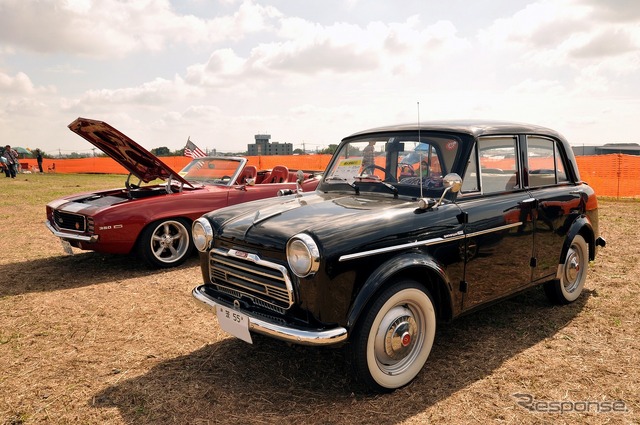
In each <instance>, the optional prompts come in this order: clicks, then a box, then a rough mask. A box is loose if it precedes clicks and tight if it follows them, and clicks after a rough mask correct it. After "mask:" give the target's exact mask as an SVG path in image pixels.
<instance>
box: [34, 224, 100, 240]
mask: <svg viewBox="0 0 640 425" xmlns="http://www.w3.org/2000/svg"><path fill="white" fill-rule="evenodd" d="M44 225H45V226H47V229H49V231H51V233H53V235H54V236H57V237H59V238H61V239H68V240H72V241H81V242H89V243H96V242H98V235H91V236H84V235H76V234H74V233H65V232H60V231H58V230H56V229H55V228H54V227H53V226H52V225H51V223H49V221H48V220H47V221H45V222H44Z"/></svg>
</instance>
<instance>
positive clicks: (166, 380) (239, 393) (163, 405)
mask: <svg viewBox="0 0 640 425" xmlns="http://www.w3.org/2000/svg"><path fill="white" fill-rule="evenodd" d="M596 295H597V294H596ZM590 296H591V293H590V292H589V291H585V293H584V294H583V295H582V296H581V297H580V298H579V299H578V300H577V301H576V302H575V303H573V304H571V305H567V306H562V307H558V306H552V305H550V304H549V303H548V301H547V300H546V298H545V297H544V295H543V291H542V290H541V289H540V288H535V289H532V290H530V291H527V292H525V293H523V294H521V295H519V296H517V297H515V298H512V299H510V300H507V301H504V302H502V303H500V304H498V305H494V306H492V307H489V308H487V309H484V310H482V311H479V312H476V313H473V314H471V315H468V316H465V317H462V318H460V319H458V320H456V321H454V322H453V323H450V324H443V325H440V327H439V330H438V332H437V335H436V340H435V344H434V347H433V351H432V353H431V355H430V357H429V360H428V361H427V364H426V366H425V368H424V369H423V371H422V372H421V373H420V374H419V375H418V377H417V378H416V380H415V381H414V382H412V383H411V384H410V385H408V386H406V387H404V388H401V389H399V390H396V391H395V392H393V393H390V394H385V395H379V394H370V393H367V392H365V391H363V390H362V388H359V387H358V386H357V385H356V384H355V383H353V382H352V381H351V379H350V378H349V367H348V365H347V363H346V358H345V357H346V356H345V350H343V349H330V348H313V347H300V346H289V345H286V344H284V343H280V342H277V341H273V340H270V339H268V338H266V337H257V338H255V342H256V343H255V344H254V345H248V344H246V343H244V342H242V341H240V340H237V339H235V338H226V339H224V340H221V341H219V342H216V343H213V344H210V345H207V346H205V347H203V348H201V349H199V350H196V351H194V352H192V353H190V354H188V355H185V356H182V357H177V358H174V359H171V360H168V361H163V362H161V363H159V364H157V365H156V366H154V367H153V368H152V369H150V370H149V371H148V372H147V373H146V374H144V375H141V376H138V377H135V378H131V379H128V380H121V381H119V382H118V383H117V384H114V385H112V386H110V387H108V388H106V389H105V390H104V391H101V392H99V393H98V394H95V395H94V396H93V397H92V398H91V399H90V400H89V404H90V405H92V406H93V407H96V408H114V407H115V408H117V409H118V410H119V412H120V415H121V417H122V418H123V419H124V420H125V421H126V422H127V423H130V424H140V423H153V424H158V423H160V424H162V423H191V424H199V423H202V424H208V423H225V424H253V423H260V424H263V423H269V424H271V423H280V424H282V423H303V422H307V423H331V424H353V423H376V424H378V425H381V424H393V423H398V422H402V421H403V420H405V419H408V418H410V417H412V416H414V415H416V414H418V413H419V412H422V411H424V410H425V409H428V408H429V407H430V406H433V405H435V404H436V403H438V402H439V401H441V400H444V399H446V398H447V397H449V396H451V395H452V394H454V393H455V392H457V391H459V390H461V389H464V388H466V387H468V386H469V385H471V384H472V383H474V382H476V381H479V380H481V379H483V378H484V377H486V376H488V375H491V374H492V373H493V371H494V370H496V369H497V368H499V367H500V366H501V365H502V364H503V363H504V362H505V361H507V360H508V359H510V358H512V357H513V356H515V355H517V354H519V353H521V352H522V351H524V350H526V349H527V348H529V347H531V346H534V345H536V344H538V343H539V342H540V341H542V340H544V339H546V338H549V337H551V336H553V335H554V334H556V333H557V332H558V331H559V330H561V329H562V328H564V327H565V326H566V325H567V324H568V323H570V322H571V320H572V319H573V318H574V317H575V316H576V315H577V314H578V313H579V312H580V311H581V310H582V308H583V307H584V305H585V304H586V302H587V300H588V298H589V297H590ZM212 320H214V319H212ZM185 332H187V331H185ZM183 337H188V335H183ZM505 397H509V395H508V394H505Z"/></svg>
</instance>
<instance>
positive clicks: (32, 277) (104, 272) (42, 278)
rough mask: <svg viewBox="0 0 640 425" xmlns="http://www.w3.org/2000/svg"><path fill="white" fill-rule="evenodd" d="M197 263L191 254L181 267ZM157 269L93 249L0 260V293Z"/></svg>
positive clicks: (136, 274) (135, 275)
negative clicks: (92, 250) (67, 254)
mask: <svg viewBox="0 0 640 425" xmlns="http://www.w3.org/2000/svg"><path fill="white" fill-rule="evenodd" d="M198 264H199V263H198V259H197V257H195V256H194V257H193V258H189V259H188V260H187V261H186V262H185V263H184V264H183V265H181V266H180V267H182V268H184V267H194V266H197V265H198ZM176 269H178V268H176ZM159 271H160V270H156V269H151V268H149V267H148V266H147V265H146V264H145V263H143V262H142V261H141V260H140V259H138V258H137V257H136V256H133V255H115V254H100V253H96V252H84V253H80V254H74V255H69V256H58V257H49V258H42V259H38V260H29V261H25V262H14V263H10V264H0V276H2V279H1V280H0V297H2V296H9V295H19V294H25V293H31V292H44V291H57V290H62V289H72V288H79V287H83V286H90V285H94V284H100V283H105V282H114V281H118V280H124V279H132V278H140V277H145V276H149V275H153V274H156V273H158V272H159Z"/></svg>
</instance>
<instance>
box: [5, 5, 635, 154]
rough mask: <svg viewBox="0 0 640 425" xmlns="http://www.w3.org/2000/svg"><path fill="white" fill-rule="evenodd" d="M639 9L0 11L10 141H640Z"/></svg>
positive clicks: (226, 147) (309, 147)
mask: <svg viewBox="0 0 640 425" xmlns="http://www.w3.org/2000/svg"><path fill="white" fill-rule="evenodd" d="M639 112H640V1H638V0H447V1H441V0H402V1H382V0H375V1H374V0H322V1H312V0H306V1H304V0H264V1H262V0H237V1H236V0H181V1H178V0H173V1H172V0H139V1H125V0H119V1H115V0H114V1H111V0H0V144H1V145H3V146H4V145H5V144H10V145H12V146H22V147H28V148H30V149H35V148H40V149H42V150H44V151H45V152H46V153H47V154H50V155H57V154H63V155H64V154H69V153H71V152H78V153H90V152H91V148H92V147H93V146H92V145H90V144H89V143H88V142H86V141H85V140H84V139H82V138H81V137H79V136H78V135H76V134H74V133H72V132H71V131H70V130H69V129H68V128H67V125H68V124H69V123H71V122H72V121H73V120H74V119H76V118H77V117H85V118H92V119H97V120H102V121H106V122H108V123H109V124H111V125H112V126H114V127H116V128H117V129H118V130H120V131H122V132H123V133H125V134H126V135H128V136H129V137H131V138H132V139H133V140H135V141H136V142H138V143H139V144H140V145H142V146H143V147H145V148H146V149H148V150H151V149H153V148H157V147H168V148H169V149H171V150H178V149H181V148H183V147H184V145H185V143H186V141H187V138H190V139H191V140H192V141H193V142H195V143H196V144H197V145H198V147H200V148H202V149H206V150H208V151H212V150H213V149H216V151H217V152H242V151H246V150H247V144H249V143H253V142H254V136H255V135H256V134H264V133H266V134H270V135H271V141H276V142H281V143H292V144H293V147H294V149H298V148H299V149H305V151H309V152H313V151H317V150H319V149H322V148H324V147H327V146H328V145H329V144H336V143H339V141H340V140H341V139H342V138H343V137H346V136H348V135H350V134H352V133H355V132H357V131H360V130H365V129H367V128H372V127H378V126H382V125H388V124H399V123H415V122H417V121H420V122H424V121H428V120H442V119H470V118H478V119H496V120H510V121H518V122H525V123H532V124H539V125H543V126H547V127H550V128H553V129H555V130H557V131H559V132H560V133H562V134H563V135H564V136H565V137H566V138H567V139H568V140H569V142H570V143H571V144H573V145H576V146H579V145H602V144H604V143H616V142H617V143H620V142H622V143H630V142H640V140H638V139H639V138H638V136H637V135H635V134H634V131H633V128H635V124H636V122H637V120H638V117H639V115H640V114H639Z"/></svg>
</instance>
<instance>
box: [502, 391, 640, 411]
mask: <svg viewBox="0 0 640 425" xmlns="http://www.w3.org/2000/svg"><path fill="white" fill-rule="evenodd" d="M512 396H513V397H514V398H515V399H516V403H517V404H518V405H519V406H520V407H523V408H525V409H527V410H528V411H530V412H537V413H625V412H628V409H627V404H626V403H625V402H624V401H622V400H604V401H594V400H588V401H572V400H562V401H556V400H552V401H549V400H536V399H535V398H533V396H532V395H531V394H525V393H516V394H512Z"/></svg>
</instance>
